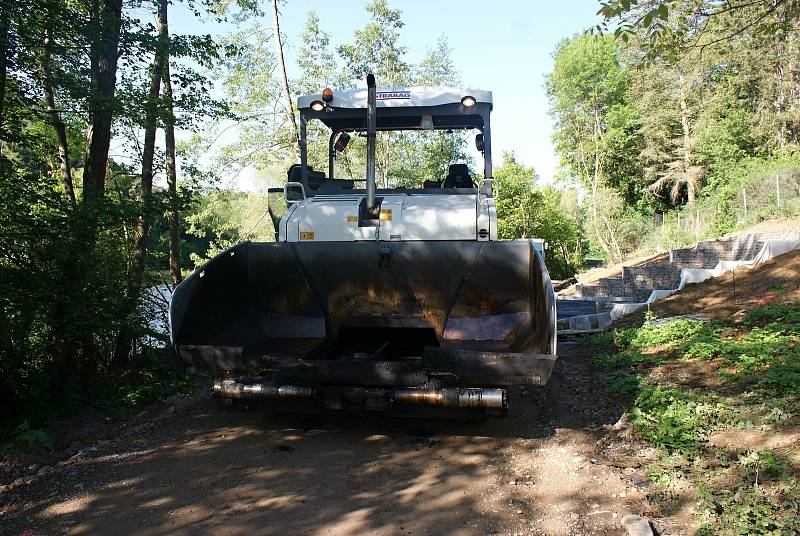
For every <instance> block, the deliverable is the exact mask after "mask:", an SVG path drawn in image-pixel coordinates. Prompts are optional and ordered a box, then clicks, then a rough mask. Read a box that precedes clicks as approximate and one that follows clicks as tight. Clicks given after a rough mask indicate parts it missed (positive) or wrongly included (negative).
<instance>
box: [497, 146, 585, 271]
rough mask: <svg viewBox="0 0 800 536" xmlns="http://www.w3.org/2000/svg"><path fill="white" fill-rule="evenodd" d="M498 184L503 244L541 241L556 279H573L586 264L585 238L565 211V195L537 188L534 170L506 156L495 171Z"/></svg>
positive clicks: (511, 155)
mask: <svg viewBox="0 0 800 536" xmlns="http://www.w3.org/2000/svg"><path fill="white" fill-rule="evenodd" d="M493 174H494V178H495V180H496V181H497V197H496V203H497V205H496V206H497V219H498V236H499V238H500V239H501V240H514V239H517V238H541V239H544V240H545V242H547V244H548V249H547V250H546V251H545V263H546V264H547V268H548V270H549V271H550V275H551V276H552V277H554V278H556V279H563V278H567V277H571V276H572V275H573V274H574V273H575V272H576V271H577V269H578V267H579V266H580V265H581V263H582V262H583V247H584V245H583V237H582V234H581V228H580V224H579V223H578V221H577V220H576V219H575V218H574V217H573V216H572V215H571V214H570V213H569V212H567V211H565V210H564V207H563V202H564V201H565V199H564V198H563V196H562V192H560V191H558V190H555V189H554V188H551V187H546V188H542V189H539V188H537V187H536V180H537V175H536V172H535V171H534V169H533V168H532V167H528V166H525V165H523V164H522V163H520V162H518V161H517V160H516V158H515V157H514V154H513V153H506V154H504V155H503V163H502V165H500V166H498V167H496V168H495V169H494V171H493Z"/></svg>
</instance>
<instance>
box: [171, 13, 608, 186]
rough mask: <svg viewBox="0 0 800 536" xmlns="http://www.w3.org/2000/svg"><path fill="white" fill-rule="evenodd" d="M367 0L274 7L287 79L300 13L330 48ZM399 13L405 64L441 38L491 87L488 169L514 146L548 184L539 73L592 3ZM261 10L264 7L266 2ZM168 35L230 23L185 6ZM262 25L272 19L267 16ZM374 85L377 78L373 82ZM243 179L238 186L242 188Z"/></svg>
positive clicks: (467, 77) (470, 77)
mask: <svg viewBox="0 0 800 536" xmlns="http://www.w3.org/2000/svg"><path fill="white" fill-rule="evenodd" d="M366 3H367V1H366V0H346V1H345V0H338V1H332V0H316V1H313V0H288V1H287V2H286V3H285V4H284V5H283V7H282V8H281V15H282V18H281V31H282V33H283V34H284V35H285V38H286V40H285V42H284V46H285V47H286V48H285V54H286V56H287V62H288V65H287V70H288V71H289V76H290V77H291V76H292V74H293V72H292V71H293V69H292V65H293V64H294V59H295V57H296V51H297V48H298V46H299V38H300V34H301V33H302V31H303V25H304V22H305V18H306V13H307V12H308V10H309V9H315V10H316V12H317V15H318V16H319V18H320V26H321V27H322V29H323V30H325V31H326V32H328V33H329V34H330V35H331V43H332V45H333V46H334V47H335V46H337V45H339V44H341V43H345V42H347V41H349V40H350V39H351V38H352V36H353V31H354V30H355V29H356V28H359V27H361V26H363V25H364V24H366V23H367V22H368V14H367V13H366V11H365V10H364V6H365V5H366ZM390 6H391V7H392V8H393V9H400V10H402V12H403V14H402V20H403V21H404V22H405V26H404V27H403V29H402V30H401V43H403V44H404V45H406V46H407V48H408V53H407V57H406V59H407V61H408V62H410V63H417V62H419V61H420V60H421V59H422V58H423V56H424V55H425V52H426V48H427V47H433V46H434V45H435V43H436V40H437V39H438V38H439V36H441V35H445V36H446V37H447V39H448V41H449V44H450V46H451V48H452V55H453V63H454V64H455V67H456V68H457V69H458V70H459V71H460V72H461V74H462V78H463V81H464V86H465V87H468V88H473V89H485V90H490V91H492V92H493V100H494V109H493V113H492V153H493V154H494V155H496V156H495V158H494V159H493V160H495V166H497V165H499V163H500V160H501V158H502V156H501V155H502V153H503V152H505V151H513V152H514V153H515V155H516V157H517V159H518V160H519V161H521V162H522V163H524V164H525V165H528V166H533V168H534V169H535V171H536V172H537V173H538V175H539V177H540V179H541V182H543V183H544V182H550V181H551V180H552V178H553V176H554V174H555V173H556V170H557V167H558V159H557V157H556V155H555V154H554V152H553V146H552V142H551V139H550V138H551V135H552V124H553V121H552V119H551V117H550V115H549V114H548V109H549V105H548V102H547V95H546V94H545V89H544V81H545V75H546V74H547V73H548V72H549V71H550V70H551V68H552V65H553V58H552V53H553V50H554V49H555V46H556V44H557V43H558V42H559V41H560V40H562V39H564V38H566V37H570V36H573V35H575V34H578V33H581V32H583V31H584V30H585V29H586V28H588V27H590V26H592V25H593V24H596V23H597V22H598V20H599V19H598V17H597V15H596V12H597V9H598V7H599V6H598V2H597V1H596V0H560V1H546V0H494V1H493V2H488V1H486V0H390ZM265 7H267V6H265ZM170 23H171V26H172V32H173V33H211V34H212V35H214V34H216V35H219V34H223V33H228V32H230V31H233V30H234V29H235V28H234V27H233V26H232V25H231V24H229V23H222V24H220V23H213V22H199V21H198V19H196V18H195V17H194V16H193V15H192V14H190V13H189V12H188V11H186V10H185V8H180V7H178V8H177V9H176V10H175V11H173V14H172V15H171V16H170ZM263 24H265V25H266V24H271V18H269V17H267V18H265V19H264V21H263ZM378 84H379V85H380V81H379V82H378ZM320 89H322V88H320ZM250 180H251V179H250V178H248V176H247V174H245V175H243V176H242V179H241V181H242V182H243V183H242V184H239V185H238V187H239V188H241V189H249V188H248V186H249V185H248V184H247V183H248V182H249V181H250Z"/></svg>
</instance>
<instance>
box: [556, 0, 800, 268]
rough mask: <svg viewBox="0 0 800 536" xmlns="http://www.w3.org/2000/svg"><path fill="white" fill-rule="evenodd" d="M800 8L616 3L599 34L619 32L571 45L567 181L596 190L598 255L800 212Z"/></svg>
mask: <svg viewBox="0 0 800 536" xmlns="http://www.w3.org/2000/svg"><path fill="white" fill-rule="evenodd" d="M797 10H798V8H797V5H796V3H795V2H774V3H770V2H761V1H758V2H743V3H739V4H736V3H733V4H731V5H727V4H725V5H724V6H723V5H720V4H719V3H717V2H685V1H669V2H650V3H641V2H626V1H616V0H615V1H609V2H602V3H601V8H600V14H601V15H602V16H604V17H605V19H606V23H605V24H601V25H600V26H599V27H598V28H595V29H594V30H604V29H607V28H608V27H614V28H615V31H614V36H612V35H603V34H599V35H598V33H597V32H594V35H591V34H584V35H579V36H575V37H572V38H570V39H566V40H564V41H563V42H562V43H560V44H559V46H558V47H557V49H556V51H555V54H554V58H555V64H554V68H553V71H552V72H551V73H550V75H549V77H548V80H547V91H548V94H549V97H550V103H551V112H552V115H553V118H554V119H555V121H556V131H555V134H554V138H553V139H554V142H555V146H556V151H557V152H558V154H559V156H560V159H561V164H562V166H563V180H564V181H566V182H568V183H570V184H574V183H577V184H579V185H580V186H582V187H583V189H584V190H585V191H586V192H587V199H586V205H585V206H584V207H583V208H584V210H585V212H586V218H585V223H586V225H585V227H584V231H585V234H586V237H587V238H588V239H589V240H590V251H589V252H588V253H587V255H588V256H600V257H602V258H604V259H606V260H609V261H615V262H616V261H620V260H623V259H625V258H628V257H631V256H639V255H642V254H645V253H655V252H660V251H664V250H666V249H669V248H672V247H677V246H682V245H687V244H691V243H693V242H696V241H698V240H702V239H705V238H709V237H716V236H719V235H721V234H724V233H727V232H729V231H733V230H735V229H738V228H741V227H744V226H747V225H750V224H752V223H755V222H758V221H761V220H763V219H766V218H771V217H775V216H797V215H798V214H800V152H798V148H800V146H798V136H800V123H798V122H797V120H796V117H797V113H798V108H797V107H798V104H797V102H796V101H793V102H789V100H787V98H788V96H789V95H791V94H794V92H795V91H796V88H795V86H794V85H793V83H792V82H788V80H790V78H787V76H791V77H795V78H791V79H796V77H797V73H798V69H800V67H798V63H797V62H796V61H795V60H794V58H796V56H797V53H798V50H800V41H798V39H797V38H796V36H795V33H796V30H797V26H798V22H797V20H798V19H797V17H796V14H797ZM615 36H616V38H615ZM789 72H792V73H794V74H792V75H788V74H787V73H789Z"/></svg>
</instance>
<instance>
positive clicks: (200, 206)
mask: <svg viewBox="0 0 800 536" xmlns="http://www.w3.org/2000/svg"><path fill="white" fill-rule="evenodd" d="M194 201H195V204H194V207H193V210H192V211H191V212H190V213H189V214H187V215H186V217H185V218H186V233H187V235H189V238H190V239H191V241H190V243H191V244H194V245H195V247H194V248H193V249H194V251H192V253H191V254H190V257H191V260H192V261H193V262H194V265H195V267H197V266H199V265H201V264H203V263H204V262H206V261H207V260H209V259H210V258H211V257H213V256H215V255H217V254H218V253H221V252H222V251H224V250H226V249H228V248H230V247H232V246H234V245H236V244H238V243H239V242H242V241H244V240H253V241H260V242H272V241H274V239H275V237H274V235H275V231H274V228H273V225H272V221H271V220H270V218H269V216H268V215H267V205H268V200H267V196H265V195H261V194H254V193H247V192H234V191H230V190H211V191H208V192H204V193H201V194H199V195H196V196H195V200H194Z"/></svg>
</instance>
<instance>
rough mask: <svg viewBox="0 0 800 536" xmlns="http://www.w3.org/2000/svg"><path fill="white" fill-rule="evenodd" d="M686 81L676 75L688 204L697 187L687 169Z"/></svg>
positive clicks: (687, 116)
mask: <svg viewBox="0 0 800 536" xmlns="http://www.w3.org/2000/svg"><path fill="white" fill-rule="evenodd" d="M685 83H686V80H685V79H684V77H683V73H681V72H679V73H678V105H679V107H680V112H681V133H682V135H683V173H684V177H686V195H687V199H688V202H689V204H692V203H694V199H695V192H696V190H697V185H696V184H694V181H695V178H694V177H692V176H690V174H689V168H690V167H691V160H692V153H691V146H690V145H689V143H690V140H689V136H690V125H689V106H688V105H687V104H686V90H685V88H684V85H685Z"/></svg>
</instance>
